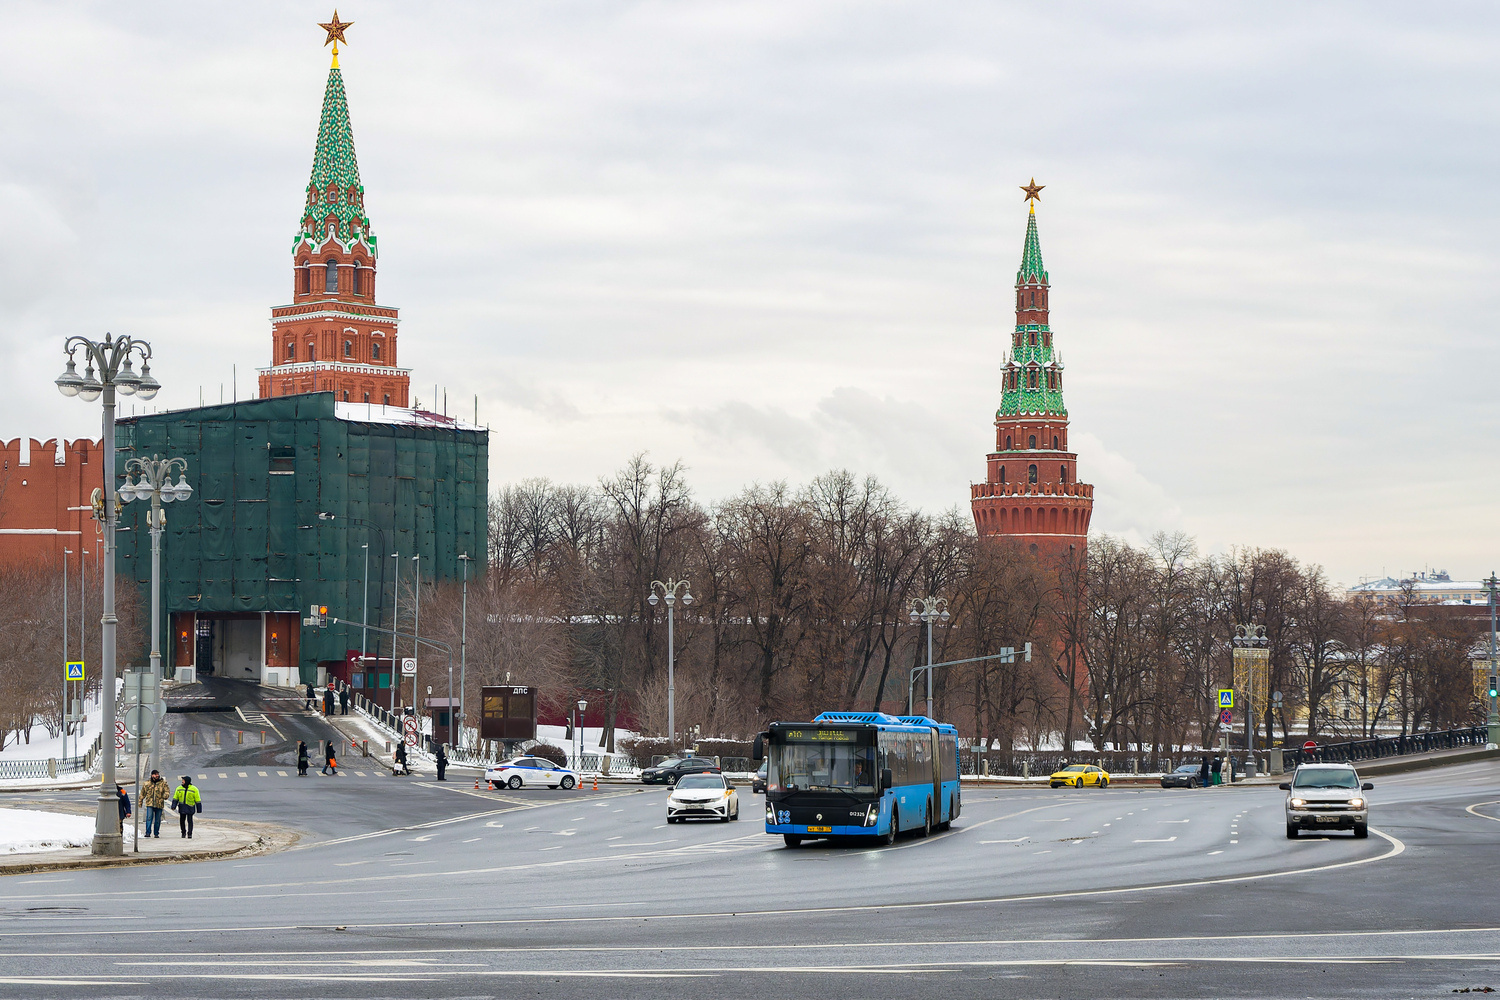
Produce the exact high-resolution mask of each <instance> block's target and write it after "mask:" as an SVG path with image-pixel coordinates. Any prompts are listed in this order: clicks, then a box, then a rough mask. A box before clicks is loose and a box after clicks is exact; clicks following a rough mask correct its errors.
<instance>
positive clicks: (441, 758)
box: [437, 743, 448, 781]
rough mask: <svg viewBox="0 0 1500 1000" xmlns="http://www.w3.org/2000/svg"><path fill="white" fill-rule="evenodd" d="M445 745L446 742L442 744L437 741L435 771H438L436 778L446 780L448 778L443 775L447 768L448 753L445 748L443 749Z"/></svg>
mask: <svg viewBox="0 0 1500 1000" xmlns="http://www.w3.org/2000/svg"><path fill="white" fill-rule="evenodd" d="M445 747H446V744H443V743H439V744H438V745H437V773H438V777H437V780H439V781H447V780H448V779H447V778H445V777H443V775H444V774H445V773H446V772H447V770H448V753H447V750H446V749H445Z"/></svg>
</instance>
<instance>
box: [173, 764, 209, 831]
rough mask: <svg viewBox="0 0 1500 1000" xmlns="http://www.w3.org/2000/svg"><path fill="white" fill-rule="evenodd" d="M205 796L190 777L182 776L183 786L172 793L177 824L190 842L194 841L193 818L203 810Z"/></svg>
mask: <svg viewBox="0 0 1500 1000" xmlns="http://www.w3.org/2000/svg"><path fill="white" fill-rule="evenodd" d="M202 803H203V796H202V795H200V794H199V793H198V786H197V785H195V784H193V779H192V777H190V776H189V775H186V774H184V775H183V776H182V784H181V785H179V786H178V787H177V790H176V791H175V792H173V793H172V808H173V809H176V810H177V822H178V825H179V826H181V827H182V835H183V836H184V837H186V838H187V839H188V840H192V839H193V817H194V816H196V815H197V814H198V812H199V810H200V809H202Z"/></svg>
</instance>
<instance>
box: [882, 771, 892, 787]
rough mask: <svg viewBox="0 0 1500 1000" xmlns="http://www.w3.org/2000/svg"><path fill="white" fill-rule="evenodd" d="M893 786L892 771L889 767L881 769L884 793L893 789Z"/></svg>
mask: <svg viewBox="0 0 1500 1000" xmlns="http://www.w3.org/2000/svg"><path fill="white" fill-rule="evenodd" d="M891 784H892V781H891V769H890V768H888V767H883V768H881V769H880V790H881V791H882V792H884V791H886V790H888V789H889V788H890V787H891Z"/></svg>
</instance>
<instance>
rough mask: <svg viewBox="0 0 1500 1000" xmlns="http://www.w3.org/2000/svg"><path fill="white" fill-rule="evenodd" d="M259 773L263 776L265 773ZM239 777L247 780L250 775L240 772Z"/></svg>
mask: <svg viewBox="0 0 1500 1000" xmlns="http://www.w3.org/2000/svg"><path fill="white" fill-rule="evenodd" d="M261 773H262V774H264V773H265V772H261ZM240 777H241V778H248V777H250V775H248V774H246V773H245V772H244V771H241V772H240Z"/></svg>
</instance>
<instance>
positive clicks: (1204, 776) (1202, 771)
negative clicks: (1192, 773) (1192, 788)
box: [1198, 754, 1210, 788]
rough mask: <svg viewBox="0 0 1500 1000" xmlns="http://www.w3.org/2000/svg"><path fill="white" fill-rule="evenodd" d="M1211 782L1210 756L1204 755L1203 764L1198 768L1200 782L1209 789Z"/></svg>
mask: <svg viewBox="0 0 1500 1000" xmlns="http://www.w3.org/2000/svg"><path fill="white" fill-rule="evenodd" d="M1209 780H1210V779H1209V768H1208V755H1207V754H1204V755H1203V763H1202V765H1201V766H1200V767H1199V768H1198V782H1199V784H1201V785H1202V786H1203V787H1204V788H1207V787H1208V783H1209Z"/></svg>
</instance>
